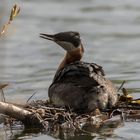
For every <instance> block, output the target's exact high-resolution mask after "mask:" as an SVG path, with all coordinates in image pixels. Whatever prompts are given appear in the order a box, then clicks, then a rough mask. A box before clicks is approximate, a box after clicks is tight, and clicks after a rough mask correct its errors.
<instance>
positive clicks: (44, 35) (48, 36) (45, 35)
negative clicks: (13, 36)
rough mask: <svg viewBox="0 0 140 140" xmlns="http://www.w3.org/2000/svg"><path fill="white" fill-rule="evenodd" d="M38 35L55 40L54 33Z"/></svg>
mask: <svg viewBox="0 0 140 140" xmlns="http://www.w3.org/2000/svg"><path fill="white" fill-rule="evenodd" d="M39 37H41V38H44V39H47V40H51V41H55V37H54V35H49V34H42V33H41V34H40V36H39Z"/></svg>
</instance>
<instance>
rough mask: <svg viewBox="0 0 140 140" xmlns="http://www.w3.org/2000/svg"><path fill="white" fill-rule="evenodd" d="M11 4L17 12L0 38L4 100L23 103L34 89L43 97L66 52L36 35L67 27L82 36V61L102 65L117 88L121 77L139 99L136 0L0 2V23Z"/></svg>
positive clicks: (138, 7) (139, 8) (139, 3)
mask: <svg viewBox="0 0 140 140" xmlns="http://www.w3.org/2000/svg"><path fill="white" fill-rule="evenodd" d="M15 3H16V4H17V5H19V6H20V8H21V12H20V14H19V15H18V16H17V17H16V18H15V20H14V21H13V22H12V24H11V25H10V26H9V28H8V31H7V33H6V34H5V35H4V36H3V37H1V38H0V82H7V83H9V87H7V88H6V89H5V90H4V91H5V96H6V99H7V100H8V101H13V102H15V101H16V102H20V103H21V102H22V103H25V102H26V100H27V99H28V98H29V97H30V96H31V95H32V94H33V93H35V92H36V95H35V97H34V98H35V99H47V97H48V96H47V89H48V87H49V85H50V84H51V81H52V78H53V76H54V74H55V71H56V69H57V67H58V65H59V63H60V61H61V59H62V58H63V55H64V53H65V52H64V50H62V49H61V48H60V47H59V46H57V45H56V44H54V43H52V42H49V41H47V40H43V39H41V38H39V33H58V32H61V31H69V30H72V31H79V32H80V34H81V38H82V41H83V43H84V45H85V54H84V58H83V60H84V61H87V62H94V63H97V64H99V65H101V66H103V68H104V70H105V72H106V76H107V77H108V78H110V79H111V80H112V81H113V82H114V83H115V84H116V86H117V87H119V86H120V84H121V83H122V82H123V80H126V84H125V87H126V88H127V89H129V90H130V91H131V92H132V93H133V96H134V97H137V98H138V97H140V95H139V93H140V84H139V83H140V47H139V44H140V1H139V0H123V1H122V0H116V1H114V0H10V1H9V0H0V27H2V25H3V24H4V23H5V22H7V20H8V18H9V14H10V10H11V7H12V6H13V5H14V4H15ZM132 125H133V124H132ZM133 134H134V133H133ZM133 134H132V135H133ZM135 135H136V134H135ZM128 137H129V136H128Z"/></svg>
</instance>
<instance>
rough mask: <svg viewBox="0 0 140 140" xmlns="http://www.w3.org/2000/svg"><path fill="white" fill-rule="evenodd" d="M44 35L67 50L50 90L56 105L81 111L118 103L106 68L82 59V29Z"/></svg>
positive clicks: (104, 107) (103, 107)
mask: <svg viewBox="0 0 140 140" xmlns="http://www.w3.org/2000/svg"><path fill="white" fill-rule="evenodd" d="M40 37H41V38H44V39H48V40H51V41H54V42H56V43H57V44H58V45H60V46H61V47H62V48H63V49H65V50H66V55H65V57H64V59H63V60H62V62H61V63H60V65H59V67H58V69H57V72H56V74H55V77H54V80H53V82H52V84H51V85H50V87H49V91H48V94H49V98H50V101H51V102H52V103H53V104H55V105H58V106H68V107H70V108H72V109H73V110H74V111H77V112H89V111H93V110H95V109H96V108H99V109H100V110H104V109H107V108H112V107H113V106H115V104H116V103H117V99H118V97H117V92H116V88H115V87H114V85H113V84H112V82H111V81H110V80H108V79H106V78H105V74H104V71H103V69H102V67H101V66H99V65H97V64H95V63H86V62H83V61H81V58H82V56H83V53H84V47H83V44H82V42H81V39H80V34H79V33H78V32H73V31H69V32H61V33H57V34H54V35H50V34H42V33H41V34H40Z"/></svg>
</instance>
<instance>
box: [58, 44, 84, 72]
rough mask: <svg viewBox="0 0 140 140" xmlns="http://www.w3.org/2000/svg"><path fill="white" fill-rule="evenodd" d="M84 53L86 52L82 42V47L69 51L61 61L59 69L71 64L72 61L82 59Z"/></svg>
mask: <svg viewBox="0 0 140 140" xmlns="http://www.w3.org/2000/svg"><path fill="white" fill-rule="evenodd" d="M83 53H84V48H83V45H82V44H81V46H80V47H78V48H76V49H74V50H72V51H69V52H67V53H66V55H65V57H64V59H63V60H62V62H61V63H60V65H59V67H58V70H60V69H62V68H64V67H65V65H67V64H70V63H72V62H75V61H80V60H81V58H82V56H83Z"/></svg>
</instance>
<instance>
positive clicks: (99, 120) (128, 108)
mask: <svg viewBox="0 0 140 140" xmlns="http://www.w3.org/2000/svg"><path fill="white" fill-rule="evenodd" d="M122 91H123V92H122V94H119V96H118V98H119V101H118V103H117V105H116V107H115V108H112V109H106V110H104V111H102V112H101V111H100V110H99V109H96V110H95V111H93V112H89V113H85V114H78V113H76V112H73V111H72V110H71V108H68V107H65V106H61V107H57V106H55V105H53V104H51V103H50V102H49V101H48V100H45V101H43V100H37V101H31V102H30V103H27V104H26V105H24V106H23V105H16V104H11V103H6V102H0V113H1V114H3V115H5V117H4V118H5V121H4V125H6V126H13V125H16V124H19V123H20V125H22V126H24V127H25V128H37V129H39V131H45V132H48V133H49V134H50V135H53V136H56V137H60V136H62V135H63V137H64V135H66V134H67V135H68V136H75V135H76V134H81V133H84V134H91V133H93V132H100V131H102V129H104V128H111V129H113V128H116V127H119V126H120V125H122V123H123V121H124V120H125V121H136V120H139V119H140V100H139V99H135V100H134V99H133V97H132V96H130V95H129V94H128V93H127V91H126V89H125V88H123V89H122Z"/></svg>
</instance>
